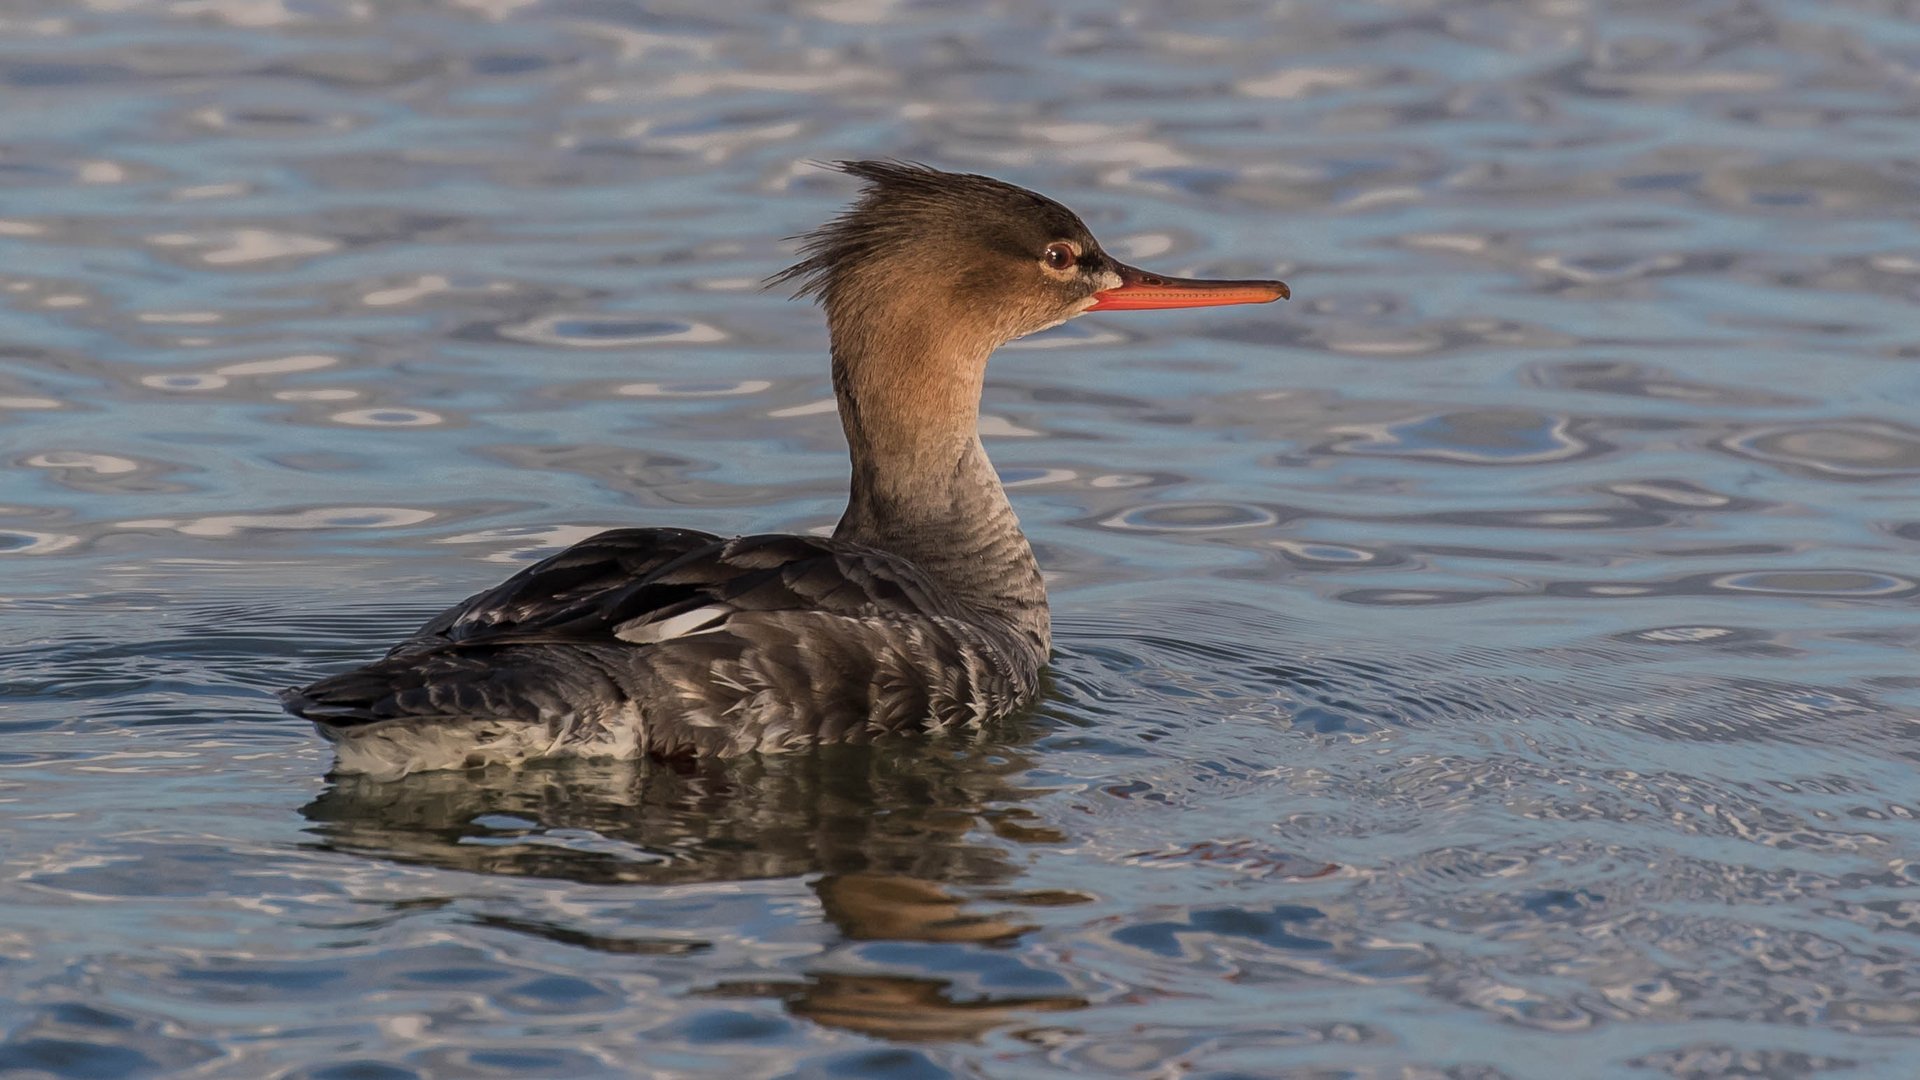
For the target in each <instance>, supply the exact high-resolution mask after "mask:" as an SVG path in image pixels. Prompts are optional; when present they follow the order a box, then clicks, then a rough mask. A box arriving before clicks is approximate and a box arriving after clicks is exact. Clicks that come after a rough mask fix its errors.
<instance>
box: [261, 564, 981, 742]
mask: <svg viewBox="0 0 1920 1080" xmlns="http://www.w3.org/2000/svg"><path fill="white" fill-rule="evenodd" d="M789 613H790V614H791V615H792V616H793V617H794V618H788V617H786V616H788V615H789ZM960 614H961V612H960V610H959V608H958V606H957V605H956V604H954V603H953V602H952V601H951V600H950V599H948V598H947V596H946V595H945V594H944V593H943V592H942V591H941V590H940V589H939V588H938V587H937V586H935V585H934V584H933V583H932V582H930V581H929V580H927V578H926V577H925V575H923V574H922V573H920V571H919V570H917V569H915V568H914V567H913V566H912V565H911V564H909V563H907V562H905V561H903V560H901V559H898V558H895V557H894V556H891V555H888V554H886V553H885V552H881V551H878V550H875V549H872V548H866V547H860V546H858V545H850V544H842V543H836V542H835V541H832V540H828V539H822V538H816V537H806V536H747V537H740V538H738V539H733V540H718V539H716V538H714V537H712V536H709V535H707V534H705V533H695V532H688V531H683V530H675V529H626V530H617V531H614V532H608V533H602V534H600V535H598V536H595V537H592V538H590V539H588V540H584V541H582V542H581V543H579V544H576V545H574V546H573V547H571V548H568V549H567V550H565V551H563V552H561V553H559V554H557V555H554V556H552V557H551V558H549V559H546V560H545V561H543V562H541V563H538V564H536V565H534V566H531V567H528V568H527V569H526V570H523V571H521V572H520V573H519V574H516V575H514V576H513V577H512V578H510V579H508V580H507V581H506V582H504V583H502V584H501V585H499V586H498V587H496V588H494V589H491V590H489V591H487V592H484V593H481V594H479V595H478V596H475V597H473V598H472V599H470V600H468V601H466V602H464V603H462V604H459V605H456V606H455V607H453V608H452V609H450V610H448V611H447V612H444V613H442V614H441V615H439V616H438V617H436V618H434V619H433V620H431V621H430V622H428V623H427V625H426V626H425V627H423V628H422V629H421V632H420V633H419V634H418V635H416V636H415V637H414V638H412V639H410V640H409V641H407V642H404V643H403V644H401V645H400V646H398V647H396V648H395V649H394V650H393V651H392V652H391V653H389V654H388V655H387V657H386V658H385V659H382V660H379V661H376V662H375V663H372V664H369V665H367V666H365V667H362V668H359V669H356V670H354V671H349V672H346V673H344V674H341V675H336V676H333V677H331V678H327V679H322V680H320V681H319V682H316V683H313V684H311V685H309V686H306V687H302V688H300V689H297V690H290V691H287V692H286V693H285V694H283V695H282V700H283V702H284V703H285V704H286V707H287V708H288V709H289V710H290V711H292V712H294V713H295V714H297V715H300V716H303V717H306V718H307V719H310V720H315V721H319V722H322V723H325V724H327V725H328V726H330V727H334V728H341V729H344V728H349V727H354V726H358V725H363V724H369V723H375V722H379V721H384V720H393V719H399V718H402V717H409V716H411V717H419V718H450V717H462V716H464V717H475V716H480V717H501V718H523V719H536V718H540V717H551V716H556V715H559V714H561V713H565V712H568V711H577V710H579V709H581V708H583V707H584V708H592V709H601V710H604V709H608V708H613V707H617V706H622V705H625V704H626V703H628V702H630V701H633V700H634V699H635V698H636V697H638V696H640V695H641V694H642V693H644V692H645V691H646V690H647V687H648V685H649V684H650V683H653V682H656V681H657V679H656V678H655V676H656V675H658V674H662V673H656V672H654V671H653V670H651V667H650V663H649V660H648V657H647V655H646V654H648V653H650V652H652V651H653V649H654V648H655V647H657V646H660V645H664V644H666V643H667V642H672V643H674V644H675V645H676V646H683V645H684V646H696V645H697V646H699V648H696V649H694V651H693V653H687V650H686V649H685V648H680V649H678V650H677V651H678V652H680V653H682V654H685V655H682V656H680V657H679V658H678V659H677V661H676V662H675V663H674V664H672V665H670V666H672V667H674V668H676V669H681V670H683V671H684V669H685V665H686V664H687V662H688V661H690V660H693V659H694V658H695V656H703V654H704V653H706V652H708V651H714V652H715V653H716V655H715V656H713V657H710V658H705V657H704V656H703V658H704V662H706V663H712V662H714V661H718V660H720V659H722V657H723V656H725V657H731V658H734V659H738V658H739V657H740V655H741V653H742V652H743V650H744V651H748V652H751V651H753V649H754V646H755V644H756V642H757V641H758V639H759V638H761V637H766V638H768V639H769V640H767V641H765V642H759V644H760V645H761V646H762V648H761V651H762V652H764V653H766V654H767V656H766V657H763V659H770V658H771V656H772V654H773V653H774V652H776V651H781V652H785V651H792V650H794V649H796V648H797V645H796V644H795V643H793V642H792V641H791V640H790V636H791V634H792V632H794V631H796V630H798V629H799V627H800V626H801V625H803V624H802V623H799V622H795V621H794V619H795V618H798V619H804V620H807V621H808V622H812V621H813V620H816V619H818V618H819V617H822V616H826V617H832V616H839V617H841V618H840V619H839V620H838V622H841V623H845V622H847V621H848V620H847V618H846V617H852V618H853V619H856V620H858V622H859V626H867V625H870V624H876V623H889V624H890V623H897V622H899V621H902V620H905V621H911V622H915V623H921V624H925V625H929V626H932V625H936V624H942V623H946V622H948V621H950V620H951V619H953V618H954V617H956V616H958V615H960ZM735 616H741V617H742V619H743V621H742V622H740V623H739V624H737V625H732V626H730V625H729V620H732V619H733V618H734V617H735ZM813 625H814V627H815V629H814V637H815V639H816V645H819V646H825V645H826V644H827V641H826V638H827V637H829V636H831V637H844V636H845V635H846V634H847V633H851V632H853V631H855V630H857V629H859V627H854V626H849V627H846V628H844V629H842V628H839V627H837V626H834V627H828V626H820V625H819V624H818V623H813ZM776 642H777V644H776ZM855 647H856V643H855V642H853V641H848V642H846V643H844V645H843V646H842V648H845V649H846V650H847V651H846V653H845V655H844V656H843V657H842V660H841V662H840V663H838V664H836V667H850V666H857V664H858V663H859V659H860V658H859V656H858V654H857V652H856V651H854V648H855ZM815 651H818V649H816V650H815ZM845 674H846V675H847V677H849V678H864V676H860V675H859V673H858V672H856V671H852V670H849V671H847V672H846V673H845ZM809 681H815V682H817V681H818V676H817V675H816V676H815V677H814V678H813V679H811V680H809ZM795 689H796V690H798V689H800V687H798V686H796V687H795Z"/></svg>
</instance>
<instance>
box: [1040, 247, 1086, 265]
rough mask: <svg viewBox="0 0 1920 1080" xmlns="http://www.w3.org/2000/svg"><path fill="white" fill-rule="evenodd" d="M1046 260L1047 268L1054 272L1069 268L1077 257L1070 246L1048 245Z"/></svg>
mask: <svg viewBox="0 0 1920 1080" xmlns="http://www.w3.org/2000/svg"><path fill="white" fill-rule="evenodd" d="M1046 258H1047V265H1048V266H1050V267H1052V268H1053V269H1055V270H1065V269H1067V268H1069V267H1071V266H1072V265H1073V263H1074V260H1075V259H1077V258H1079V256H1078V255H1075V254H1074V253H1073V245H1072V244H1048V245H1047V256H1046Z"/></svg>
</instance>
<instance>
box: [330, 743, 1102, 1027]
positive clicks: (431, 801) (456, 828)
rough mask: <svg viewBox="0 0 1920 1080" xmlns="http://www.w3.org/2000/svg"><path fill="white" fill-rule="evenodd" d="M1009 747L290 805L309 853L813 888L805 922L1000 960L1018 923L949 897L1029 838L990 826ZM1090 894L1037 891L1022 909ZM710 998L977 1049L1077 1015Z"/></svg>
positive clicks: (1034, 1005) (561, 937)
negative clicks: (979, 1043)
mask: <svg viewBox="0 0 1920 1080" xmlns="http://www.w3.org/2000/svg"><path fill="white" fill-rule="evenodd" d="M1028 766H1029V763H1028V761H1027V760H1026V759H1025V757H1024V756H1022V755H1021V754H1019V753H1018V752H1014V751H1009V750H1007V749H1005V748H1004V747H995V748H986V747H982V746H979V745H968V744H964V743H958V742H952V743H946V744H939V743H936V744H935V746H933V747H929V746H927V745H925V744H923V743H920V742H918V741H917V740H916V741H915V743H914V744H913V745H912V746H911V747H905V746H902V745H881V746H826V747H820V748H817V749H815V750H812V751H808V752H804V753H795V754H787V755H779V756H773V757H764V758H761V757H750V758H739V759H732V760H727V761H666V762H663V761H652V760H647V761H641V762H614V761H594V762H555V763H548V764H542V765H536V766H532V767H528V768H523V769H489V770H477V771H474V772H469V773H453V772H438V773H422V774H417V775H414V776H409V777H406V778H404V779H402V780H397V781H386V782H381V781H372V780H368V779H367V778H365V777H360V776H349V777H339V778H336V779H335V780H334V781H333V782H332V783H331V784H330V785H329V786H328V788H327V789H326V790H325V791H324V792H322V793H321V794H320V796H319V797H318V798H316V799H314V800H313V801H312V802H310V803H308V804H307V805H306V806H305V807H304V808H302V813H303V814H304V815H305V816H306V818H307V820H308V821H309V822H311V823H312V829H311V831H312V832H313V833H314V834H315V835H317V836H318V837H319V838H320V839H319V845H320V846H321V847H322V848H324V849H326V850H328V851H334V852H344V853H351V854H354V855H359V856H367V857H373V858H379V859H392V860H396V861H399V862H403V863H409V864H417V865H428V866H436V867H441V868H447V869H456V870H464V871H469V872H473V873H479V874H504V875H512V876H524V877H545V878H557V879H562V880H566V881H572V882H577V883H581V884H589V885H652V886H658V885H682V884H689V883H696V882H725V881H741V880H748V879H758V878H784V877H794V876H799V875H808V874H818V875H820V876H819V877H818V878H817V879H816V880H814V881H813V882H812V883H811V885H812V888H813V890H814V892H815V894H816V895H817V896H818V898H819V902H820V907H821V911H822V913H823V914H824V916H825V918H826V919H827V921H828V922H829V923H831V924H832V925H833V926H834V927H835V928H836V929H837V930H838V931H839V933H840V935H841V936H842V937H843V938H844V939H845V940H846V941H849V942H886V941H898V942H929V943H952V944H963V945H980V946H1005V945H1010V944H1013V943H1015V942H1017V941H1018V940H1019V938H1020V937H1021V936H1022V935H1023V934H1025V933H1027V932H1029V931H1030V930H1032V929H1033V927H1032V926H1031V925H1029V924H1027V923H1024V922H1022V921H1020V920H1019V919H1018V918H1017V917H1016V916H1014V915H1012V914H1008V913H1005V912H995V911H984V912H983V911H974V910H971V909H970V905H969V903H968V900H967V899H966V897H965V896H963V895H961V894H960V893H957V892H956V891H954V889H953V888H950V887H953V886H957V887H961V888H969V887H979V886H1000V887H1001V888H999V889H997V890H996V891H995V894H994V895H995V897H996V898H997V899H998V900H1001V901H1011V902H1016V903H1017V902H1020V901H1021V900H1022V899H1023V898H1022V897H1021V895H1020V894H1019V893H1018V892H1017V891H1010V890H1007V889H1006V888H1005V886H1006V885H1008V884H1009V883H1011V882H1013V880H1014V879H1015V878H1016V877H1018V876H1019V873H1020V870H1019V868H1018V865H1017V864H1016V861H1015V859H1014V855H1013V852H1012V851H1011V850H1010V846H1009V844H1008V843H1001V842H994V841H989V840H986V839H983V838H982V837H981V835H980V834H981V832H982V831H983V827H988V826H994V827H993V828H992V834H991V835H993V836H994V837H995V840H1006V841H1013V842H1020V841H1025V842H1029V843H1035V842H1037V843H1042V844H1051V843H1055V842H1057V841H1058V840H1060V839H1061V837H1059V835H1058V834H1057V833H1053V832H1051V831H1046V830H1016V831H1010V830H1008V829H1006V828H1002V827H997V826H998V825H999V823H1000V822H1003V821H1005V820H1007V819H1009V818H1017V817H1018V816H1019V815H1020V813H1021V811H1020V808H1019V807H1018V806H1017V805H1015V804H1017V803H1018V802H1019V801H1020V800H1021V799H1022V798H1023V797H1026V796H1027V795H1029V794H1036V793H1033V792H1027V791H1024V790H1022V789H1020V788H1019V787H1017V786H1015V785H1014V784H1012V783H1010V782H1009V778H1010V777H1012V776H1015V775H1017V774H1020V773H1022V772H1023V771H1024V770H1026V769H1027V768H1028ZM1090 899H1091V898H1090V897H1086V896H1082V895H1078V894H1072V893H1063V892H1061V891H1060V890H1052V891H1049V892H1047V893H1045V894H1043V895H1040V896H1036V897H1035V898H1034V902H1035V903H1036V904H1037V905H1048V906H1051V905H1058V904H1062V903H1075V902H1084V901H1087V900H1090ZM477 921H479V922H481V923H483V924H484V925H487V926H491V927H494V928H497V929H504V930H510V931H513V932H516V933H524V934H530V935H533V936H535V937H539V938H543V939H545V940H549V941H554V942H558V943H560V944H564V945H570V946H574V947H578V948H585V949H593V950H595V951H598V952H604V953H619V954H633V955H669V954H682V953H688V952H693V951H698V950H700V949H703V948H705V947H706V945H705V944H704V943H702V942H698V941H690V940H686V939H676V938H647V937H633V936H627V935H621V936H606V935H598V934H593V933H590V932H585V931H581V930H578V929H575V928H572V927H567V926H561V925H558V924H555V923H552V922H547V921H541V920H533V919H523V918H515V917H510V916H502V915H497V914H489V915H485V916H482V917H480V918H479V919H478V920H477ZM706 993H708V994H711V995H715V996H721V997H777V998H780V999H782V1000H783V1001H784V1002H785V1003H786V1005H787V1006H788V1007H789V1008H790V1009H791V1010H792V1011H793V1012H794V1013H795V1014H797V1015H801V1016H805V1017H808V1018H811V1019H813V1020H815V1021H818V1022H820V1023H823V1024H829V1025H834V1026H839V1027H845V1028H848V1029H850V1030H855V1031H860V1032H864V1033H867V1034H873V1035H886V1036H889V1037H894V1038H903V1039H937V1038H974V1037H978V1036H979V1035H981V1034H983V1033H985V1032H986V1031H988V1030H989V1029H991V1028H993V1027H996V1026H998V1025H1000V1024H1002V1023H1005V1022H1007V1021H1008V1020H1009V1019H1011V1018H1013V1017H1015V1016H1017V1015H1019V1014H1020V1013H1022V1012H1023V1011H1027V1010H1061V1009H1072V1008H1077V1007H1079V1006H1081V1005H1084V1004H1085V1001H1084V999H1082V998H1079V997H1076V996H1072V995H1066V994H1035V995H1013V996H1006V995H996V996H993V997H991V998H984V999H983V998H979V997H968V996H964V995H956V994H955V993H954V992H953V990H952V982H951V980H947V979H941V978H929V977H915V976H902V975H893V974H875V973H871V972H839V971H819V972H809V973H808V974H807V976H806V978H805V979H804V980H803V981H799V982H791V981H779V982H744V981H738V980H735V981H728V982H723V983H720V984H718V985H716V986H714V987H713V988H711V989H710V990H708V991H706Z"/></svg>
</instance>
